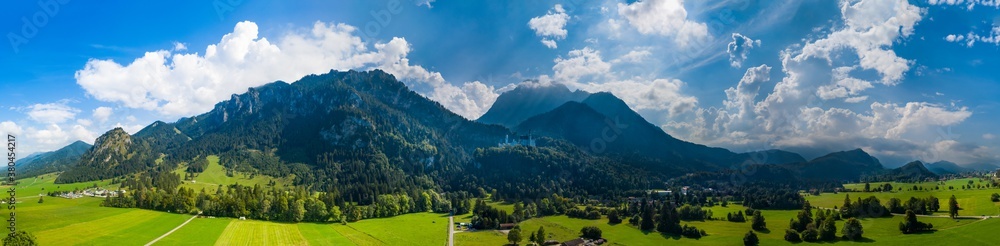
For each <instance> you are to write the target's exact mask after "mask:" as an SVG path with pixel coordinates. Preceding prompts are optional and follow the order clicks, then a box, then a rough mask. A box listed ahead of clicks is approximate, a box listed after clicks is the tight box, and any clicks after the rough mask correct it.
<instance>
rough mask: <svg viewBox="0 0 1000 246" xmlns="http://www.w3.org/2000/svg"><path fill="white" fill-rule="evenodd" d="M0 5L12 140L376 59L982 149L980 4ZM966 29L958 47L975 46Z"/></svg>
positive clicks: (49, 137)
mask: <svg viewBox="0 0 1000 246" xmlns="http://www.w3.org/2000/svg"><path fill="white" fill-rule="evenodd" d="M7 5H8V6H5V8H3V9H2V10H0V12H2V14H0V31H2V33H4V34H6V35H5V37H6V39H5V42H3V44H2V45H0V90H2V92H3V96H2V100H0V130H2V131H4V132H12V133H17V134H19V135H20V136H21V139H22V144H21V146H22V149H21V150H20V151H21V152H22V153H30V152H36V151H49V150H54V149H57V148H59V147H62V146H64V145H66V144H69V143H70V142H72V141H75V140H83V141H86V142H93V139H94V138H96V137H97V136H99V135H100V134H101V133H103V132H106V131H107V130H110V129H111V128H113V127H116V126H121V127H124V128H125V129H126V130H128V131H130V132H133V133H134V132H135V131H137V130H138V129H141V127H143V126H145V125H148V124H150V123H151V122H153V121H155V120H164V121H168V122H169V121H175V120H176V119H178V118H180V117H184V116H190V115H196V114H200V113H203V112H205V111H208V110H209V109H211V106H212V105H213V104H214V103H216V102H218V101H221V100H225V99H228V98H229V95H231V94H233V93H242V92H244V91H246V88H247V87H252V86H259V85H262V84H264V83H267V82H271V81H274V80H286V81H294V80H296V79H297V78H299V77H301V76H303V75H306V74H310V73H323V72H326V71H329V70H330V69H340V70H345V69H359V70H366V69H375V68H379V69H383V70H386V71H388V72H390V73H393V74H395V75H396V76H397V77H398V78H400V79H401V80H403V81H404V82H406V83H407V84H408V85H409V86H410V87H411V88H413V89H414V90H416V91H417V92H420V93H421V94H423V95H425V96H427V97H428V98H431V99H432V100H436V101H438V102H441V103H442V104H443V105H445V106H446V107H448V108H449V109H451V110H453V111H455V112H457V113H459V114H461V115H463V116H466V117H468V118H472V119H474V118H477V117H478V116H479V115H481V114H482V113H484V112H485V111H486V110H487V109H488V108H489V106H490V105H491V104H492V102H493V100H495V99H496V96H497V95H498V94H500V93H502V92H504V91H506V90H509V89H510V88H512V87H513V86H516V85H517V84H519V83H522V81H524V80H533V81H536V82H532V83H540V84H547V83H562V84H566V85H568V86H569V87H571V88H574V89H582V90H587V91H611V92H612V93H614V94H615V95H617V96H619V97H621V98H622V99H624V100H625V101H626V102H627V103H629V105H630V106H631V107H632V108H633V109H635V110H637V111H639V112H640V113H641V114H642V115H643V116H644V117H646V118H647V119H648V120H649V121H651V122H652V123H654V124H657V125H660V126H661V127H663V129H664V130H665V131H667V132H668V133H670V134H672V135H674V136H676V137H678V138H681V139H685V140H689V141H693V142H698V143H704V144H708V145H713V146H721V147H726V148H730V149H732V150H734V151H751V150H761V149H771V148H781V149H787V150H792V151H796V152H800V153H802V154H804V155H805V156H806V157H816V156H818V155H821V154H824V153H828V152H831V151H839V150H846V149H853V148H863V149H865V150H866V151H868V152H870V153H873V154H874V155H876V156H877V157H879V158H880V159H882V160H883V163H884V164H886V165H887V166H898V165H901V164H903V163H905V162H906V161H911V160H925V161H936V160H951V161H954V162H957V163H982V162H989V163H996V161H997V160H998V159H1000V155H998V154H997V153H998V152H997V150H998V148H1000V144H998V141H1000V140H997V139H996V135H997V134H1000V132H997V129H996V126H997V124H996V122H998V120H1000V115H998V113H997V110H1000V108H998V106H1000V99H997V98H998V97H997V95H1000V81H998V79H1000V76H998V75H1000V72H997V69H995V67H997V66H998V65H1000V60H998V57H1000V56H998V55H1000V37H998V36H1000V27H998V26H1000V10H998V8H997V6H996V3H993V2H989V1H962V2H961V3H955V2H948V1H936V0H931V1H892V0H888V1H871V0H864V1H858V0H850V1H792V0H787V1H753V0H728V1H681V0H658V1H651V0H644V1H626V2H619V1H576V0H569V1H482V2H481V1H448V0H439V1H433V2H430V3H427V2H426V1H412V0H399V1H352V2H345V1H296V2H288V1H255V0H244V1H228V0H217V1H179V2H170V3H149V2H134V1H110V2H106V3H105V4H101V5H94V4H87V3H84V2H77V1H66V2H60V1H59V0H42V1H39V2H33V1H27V2H24V1H19V2H14V3H8V4H7ZM970 40H971V42H970Z"/></svg>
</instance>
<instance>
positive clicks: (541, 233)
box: [535, 226, 547, 245]
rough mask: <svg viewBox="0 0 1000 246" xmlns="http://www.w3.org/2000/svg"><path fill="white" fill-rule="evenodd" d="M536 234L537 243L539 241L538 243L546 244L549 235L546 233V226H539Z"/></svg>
mask: <svg viewBox="0 0 1000 246" xmlns="http://www.w3.org/2000/svg"><path fill="white" fill-rule="evenodd" d="M535 234H536V235H535V243H537V244H538V245H542V244H544V243H545V238H546V237H547V236H546V235H545V227H544V226H540V227H538V232H536V233H535Z"/></svg>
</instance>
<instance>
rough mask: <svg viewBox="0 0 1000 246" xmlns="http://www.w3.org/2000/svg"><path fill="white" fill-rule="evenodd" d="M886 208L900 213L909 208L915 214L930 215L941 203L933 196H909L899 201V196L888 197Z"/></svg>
mask: <svg viewBox="0 0 1000 246" xmlns="http://www.w3.org/2000/svg"><path fill="white" fill-rule="evenodd" d="M886 208H887V209H888V210H889V212H891V213H894V214H902V213H905V212H906V211H907V210H910V211H913V212H914V213H916V214H923V215H930V214H932V213H934V212H937V211H938V210H939V209H940V208H941V203H940V202H939V201H938V199H937V197H934V196H930V197H927V198H923V199H921V198H916V197H910V199H909V200H906V202H900V200H899V198H895V197H893V198H889V201H888V202H887V203H886Z"/></svg>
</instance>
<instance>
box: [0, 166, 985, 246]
mask: <svg viewBox="0 0 1000 246" xmlns="http://www.w3.org/2000/svg"><path fill="white" fill-rule="evenodd" d="M215 165H216V166H217V165H218V163H217V162H215ZM217 167H219V169H213V170H212V171H210V172H208V171H207V172H208V173H212V175H209V176H203V177H202V178H205V179H206V180H213V181H217V182H230V181H232V182H241V183H243V182H242V181H240V178H231V177H225V176H224V171H223V170H221V166H217ZM218 173H221V174H222V176H218V175H214V174H218ZM213 175H214V176H213ZM54 179H55V176H54V175H52V174H49V175H42V176H39V177H37V178H30V179H24V180H20V183H19V185H18V186H17V189H18V194H19V197H21V198H20V199H19V200H21V202H20V203H18V205H17V206H18V207H17V210H16V212H17V216H18V217H17V218H18V220H17V223H18V224H17V226H18V229H21V230H27V231H30V232H32V233H33V234H35V236H36V237H37V238H38V240H39V242H40V243H41V244H42V245H142V244H145V243H148V242H150V241H151V240H153V239H154V238H157V237H159V236H161V235H163V234H164V233H166V232H167V231H170V230H171V229H173V228H174V227H176V226H178V225H180V224H181V223H183V222H184V221H185V220H187V219H189V218H190V215H185V214H172V213H165V212H157V211H149V210H140V209H121V208H105V207H100V206H99V204H100V202H101V199H100V198H91V197H84V198H78V199H65V198H57V197H45V200H44V203H38V202H37V201H38V199H37V197H38V196H37V194H38V193H44V192H46V191H52V190H56V189H58V190H73V189H74V188H80V189H83V188H86V187H91V186H93V185H94V184H97V185H98V186H101V187H106V188H114V187H117V186H115V185H110V184H108V183H107V182H106V181H96V182H86V183H77V184H60V185H57V184H53V181H54ZM967 182H968V180H967V179H966V180H953V181H948V182H946V183H945V184H944V185H942V184H939V183H934V182H930V183H919V184H902V183H897V184H893V186H894V187H904V188H903V191H898V190H897V191H894V192H880V193H875V192H868V193H864V192H851V193H844V192H841V193H838V194H832V193H824V194H821V195H819V196H807V197H806V199H808V200H809V201H810V202H811V203H812V205H813V206H818V207H833V206H839V205H841V204H842V203H843V199H844V196H845V195H846V194H850V195H851V197H852V199H855V198H856V197H859V196H865V197H866V196H869V195H874V196H876V197H879V199H880V200H882V201H886V200H888V198H890V197H897V198H900V199H904V200H905V198H909V197H910V196H915V197H927V196H929V195H934V196H936V197H938V198H940V199H942V203H945V202H946V201H947V197H949V196H950V195H952V194H954V195H955V196H956V197H957V198H958V201H959V204H960V205H961V206H962V207H963V208H964V209H965V210H963V211H962V212H960V214H962V215H979V214H980V213H983V214H987V215H995V214H997V211H998V204H996V203H993V202H991V201H989V194H992V193H994V192H1000V189H972V190H960V189H956V190H948V189H947V186H948V185H953V186H955V187H960V186H961V185H963V184H967ZM973 182H974V183H978V179H976V180H973ZM248 183H251V182H248ZM955 184H958V185H955ZM859 185H861V187H863V184H849V185H847V187H858V186H859ZM875 185H877V184H872V186H875ZM913 185H918V186H922V187H925V191H913V190H909V191H908V190H907V188H910V189H912V186H913ZM934 186H939V187H943V189H941V188H939V189H938V190H933V187H934ZM4 188H7V187H4ZM927 188H930V190H927ZM20 194H25V195H20ZM489 204H490V205H493V206H496V207H498V208H500V209H503V210H507V211H508V212H510V211H513V205H512V204H506V203H498V202H493V201H490V202H489ZM710 209H711V210H712V211H713V214H714V216H715V217H719V218H721V217H724V216H725V214H726V213H727V212H736V211H740V210H743V207H741V206H739V205H738V204H732V205H730V206H729V207H719V206H716V207H712V208H710ZM972 212H975V213H972ZM988 212H992V213H988ZM796 213H797V211H795V210H764V211H763V215H764V216H765V218H766V221H767V223H768V228H770V230H771V231H770V232H758V236H759V237H760V239H761V244H762V245H787V244H789V243H787V242H785V241H784V240H783V236H784V229H785V228H787V227H788V221H789V219H791V218H792V217H794V216H795V214H796ZM470 220H471V215H468V214H466V215H460V216H456V222H462V221H464V222H468V221H470ZM920 220H921V221H923V222H929V223H932V224H934V227H935V228H936V229H937V231H935V232H932V233H926V234H916V235H903V234H901V233H900V232H899V231H898V229H897V225H898V223H899V222H900V221H902V217H899V216H896V217H891V218H877V219H863V220H862V225H863V226H864V236H865V238H866V239H865V240H863V241H860V242H850V241H838V242H835V244H837V245H855V244H860V245H917V244H918V245H991V244H994V241H993V240H991V239H990V238H992V237H991V236H992V233H994V232H995V231H996V228H1000V219H986V220H979V219H961V220H953V219H949V218H929V217H922V218H920ZM447 223H448V217H447V216H446V215H442V214H433V213H417V214H407V215H401V216H396V217H392V218H382V219H368V220H363V221H360V222H356V223H349V224H347V225H342V224H339V223H329V224H318V223H298V224H288V223H275V222H266V221H244V220H237V219H232V218H197V219H194V220H192V221H191V222H190V223H188V224H187V225H185V226H184V227H182V228H181V229H179V230H177V231H175V232H174V233H172V234H170V235H169V236H166V237H164V238H163V239H162V240H160V241H159V242H157V245H443V244H445V242H446V240H447V227H448V226H449V225H448V224H447ZM682 224H688V225H692V226H696V227H698V228H700V229H704V230H705V231H706V232H707V233H708V234H709V235H708V236H706V237H703V238H701V239H697V240H696V239H688V238H680V237H676V236H672V235H663V234H659V233H655V232H643V231H639V230H638V229H636V228H635V227H633V226H631V225H628V224H614V225H612V224H608V223H607V219H606V218H602V219H600V220H582V219H573V218H569V217H566V216H549V217H543V218H534V219H530V220H527V221H524V222H522V223H521V224H520V226H521V228H522V229H523V230H524V232H525V233H524V235H525V238H527V235H528V233H530V232H531V231H536V230H538V228H539V227H541V226H544V227H545V230H546V232H547V234H548V235H547V236H548V239H554V240H559V241H567V240H570V239H573V238H576V237H578V236H579V235H578V234H579V231H580V229H581V228H583V227H584V226H597V227H599V228H601V230H602V231H603V232H604V233H603V234H604V237H605V238H607V239H608V240H609V243H610V245H667V244H682V245H740V244H741V242H742V238H743V234H745V233H746V232H747V231H749V230H750V223H734V222H727V221H721V220H710V221H686V222H682ZM841 227H843V221H840V222H838V228H841ZM838 235H839V230H838ZM455 242H456V244H457V245H503V244H505V243H506V242H507V239H506V235H505V234H503V233H501V232H498V231H478V232H458V233H456V235H455ZM805 244H809V243H805ZM824 244H828V243H824Z"/></svg>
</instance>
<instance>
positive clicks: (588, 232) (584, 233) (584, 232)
mask: <svg viewBox="0 0 1000 246" xmlns="http://www.w3.org/2000/svg"><path fill="white" fill-rule="evenodd" d="M601 234H602V232H601V228H597V227H596V226H584V227H583V229H580V237H583V238H587V239H595V240H596V239H601V236H602V235H601Z"/></svg>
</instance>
